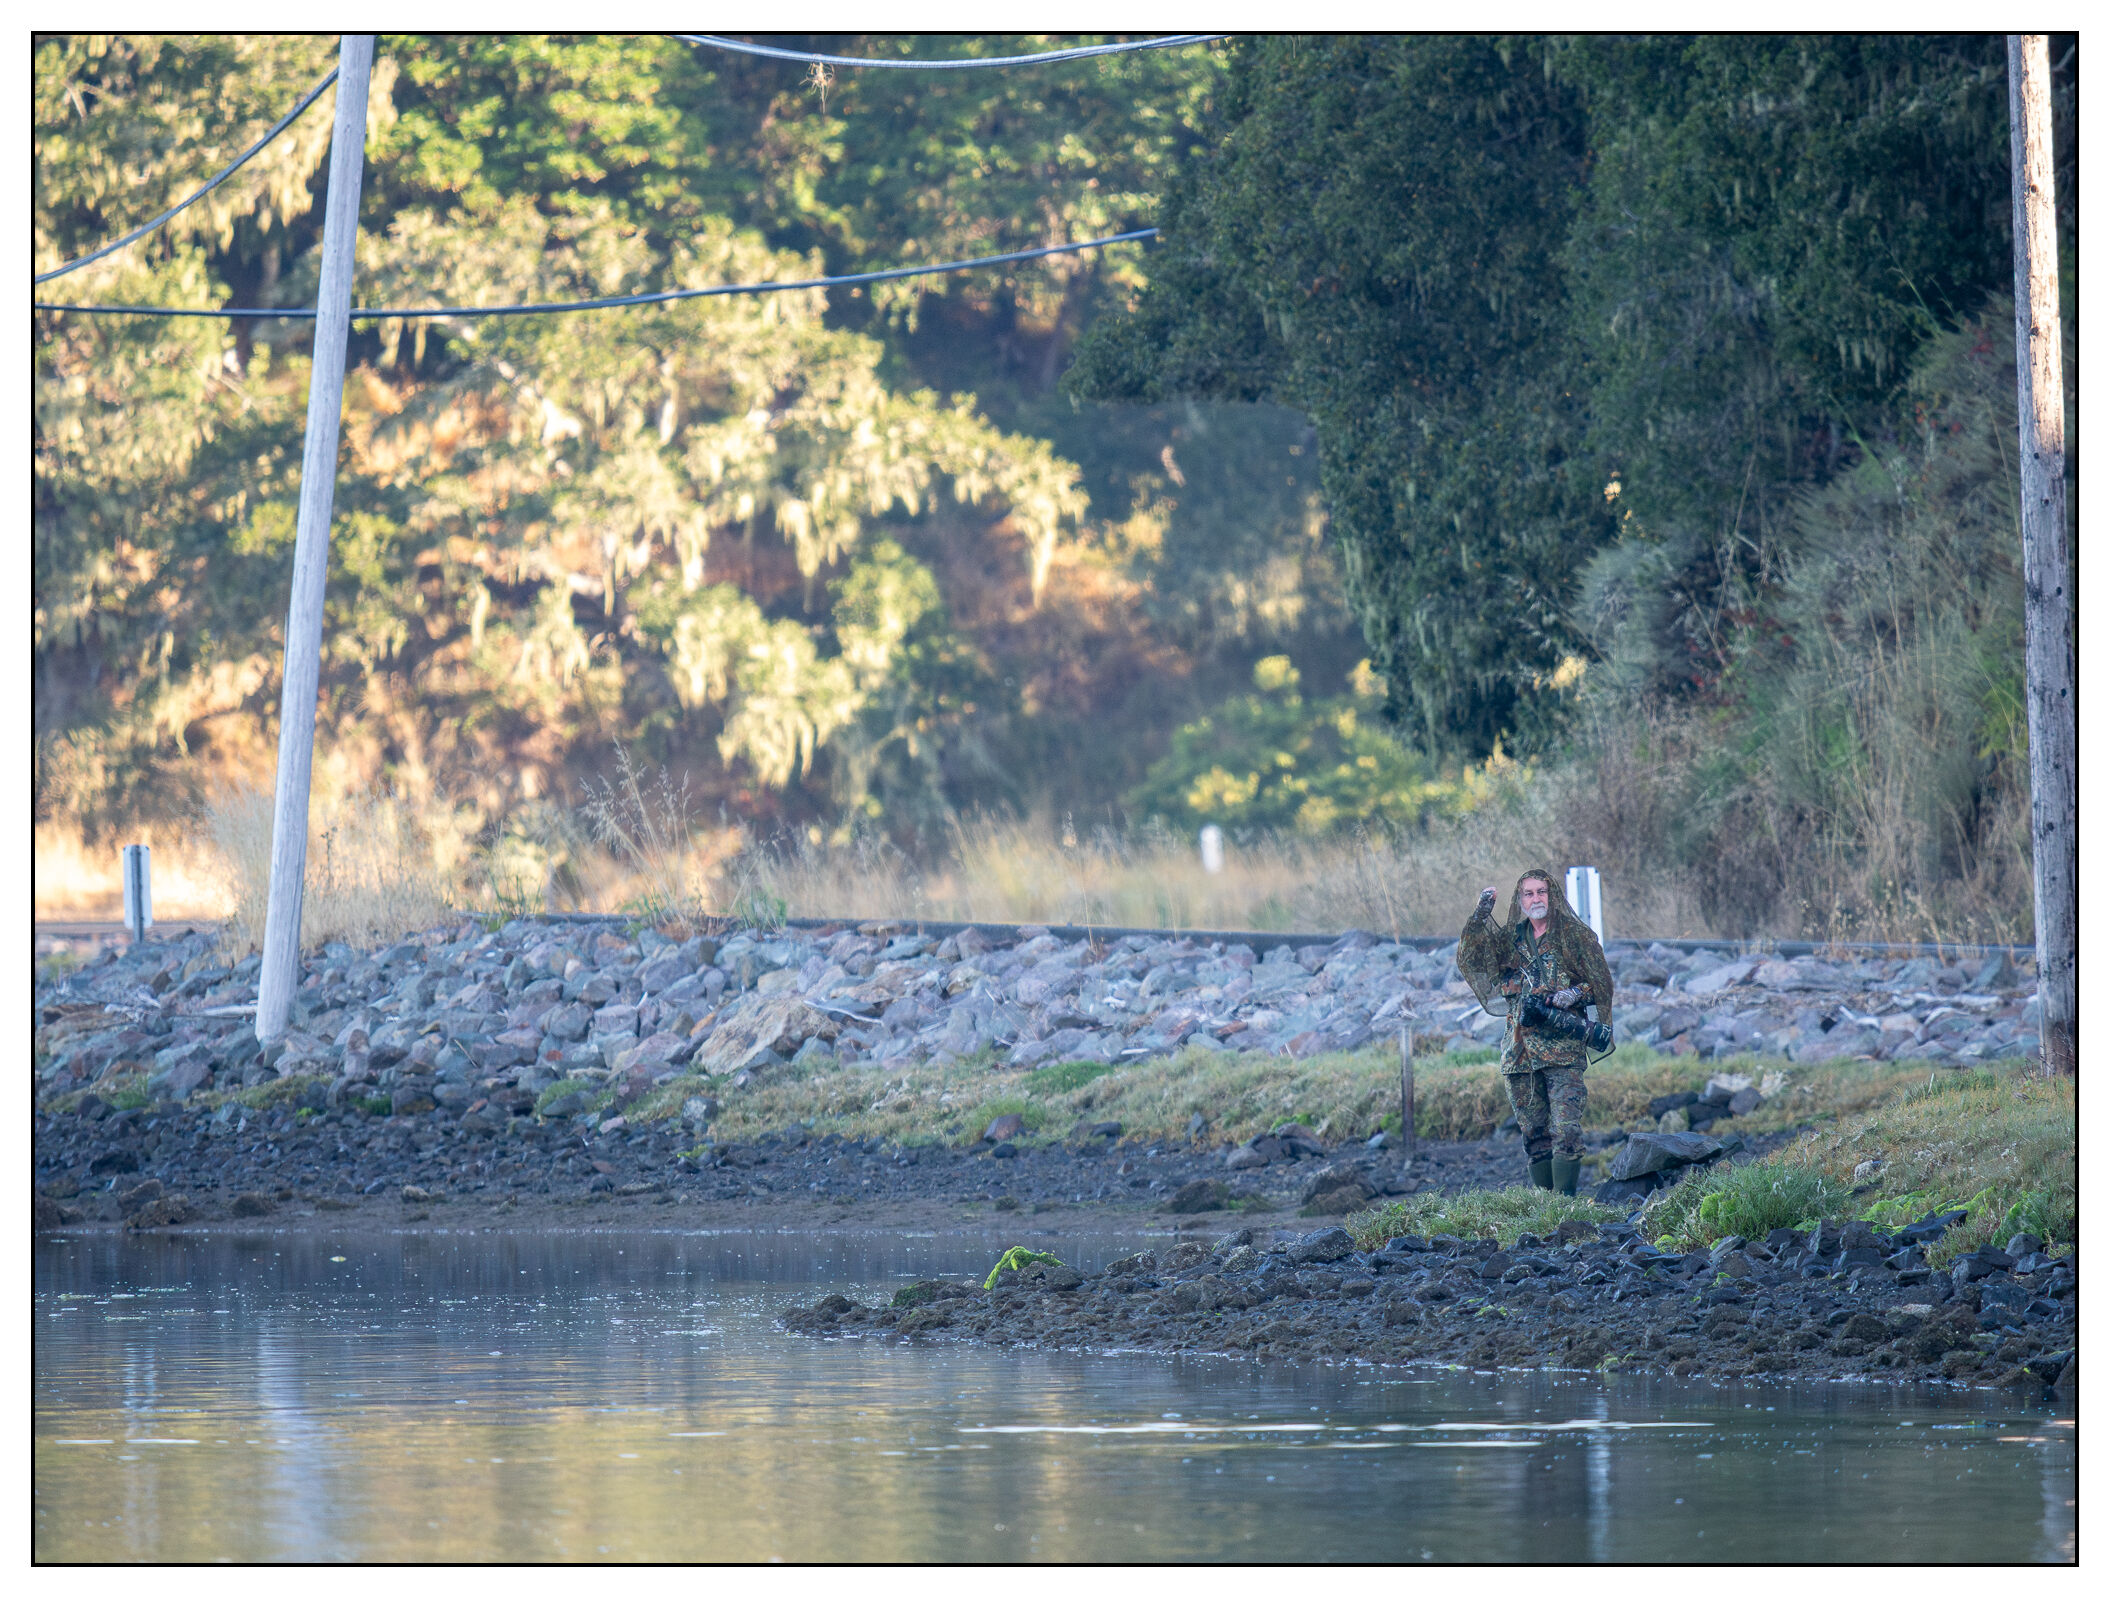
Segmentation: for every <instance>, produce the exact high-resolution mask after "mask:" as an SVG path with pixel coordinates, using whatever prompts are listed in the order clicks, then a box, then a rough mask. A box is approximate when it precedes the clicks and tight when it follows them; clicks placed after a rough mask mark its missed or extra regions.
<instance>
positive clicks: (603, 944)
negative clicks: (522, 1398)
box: [36, 920, 2037, 1132]
mask: <svg viewBox="0 0 2110 1598" xmlns="http://www.w3.org/2000/svg"><path fill="white" fill-rule="evenodd" d="M1454 954H1455V945H1446V946H1443V947H1439V948H1435V949H1422V948H1417V947H1413V946H1410V945H1402V944H1394V943H1383V942H1379V941H1377V940H1376V939H1374V938H1372V937H1371V936H1370V935H1369V934H1367V933H1361V932H1351V933H1349V934H1347V935H1345V936H1343V937H1341V938H1338V939H1336V940H1334V941H1332V942H1330V943H1314V944H1308V945H1305V946H1303V947H1299V948H1288V947H1278V948H1273V949H1269V950H1267V951H1266V952H1265V953H1263V954H1256V953H1255V952H1254V950H1253V948H1252V947H1251V946H1249V945H1247V944H1244V943H1240V942H1238V941H1235V940H1231V941H1217V942H1210V943H1206V944H1204V943H1198V942H1196V941H1194V940H1192V939H1188V938H1181V937H1174V936H1170V935H1167V936H1129V937H1122V938H1119V939H1114V940H1111V941H1109V942H1104V943H1099V942H1085V941H1081V940H1077V941H1066V940H1064V939H1061V938H1058V937H1055V936H1054V935H1052V934H1050V933H1047V932H1045V931H1042V930H1040V929H1037V928H1031V927H1028V928H1021V929H1017V931H1016V933H1015V934H1014V935H1010V936H1008V937H1007V938H997V937H994V936H985V935H984V934H983V933H981V932H980V931H978V930H974V929H969V930H967V931H963V932H960V933H958V934H957V935H954V936H948V937H944V938H933V937H929V936H925V935H922V934H919V933H917V932H915V931H912V930H898V929H895V928H893V927H890V926H886V925H880V924H875V923H867V924H864V925H862V926H845V927H842V928H839V929H836V930H805V929H797V930H783V931H779V932H774V933H764V932H746V931H742V932H735V933H733V934H732V935H730V936H727V937H722V938H712V937H697V938H692V939H689V940H687V941H685V942H679V943H677V942H673V941H671V940H669V939H667V938H664V937H661V936H659V935H658V934H657V933H654V932H652V931H649V930H647V931H643V932H640V933H638V934H636V935H635V936H632V935H630V934H628V933H626V932H624V931H622V930H619V929H617V928H616V927H614V926H612V925H609V924H605V923H603V924H593V923H588V924H583V925H582V924H566V923H548V922H543V921H539V920H526V921H515V922H512V923H509V924H508V925H506V926H504V927H502V928H501V929H499V930H497V931H495V932H494V931H486V930H484V928H483V927H482V926H480V925H479V924H477V923H475V922H473V921H466V920H465V921H462V922H458V923H456V924H453V925H450V926H447V927H442V928H436V929H434V930H433V931H431V932H428V933H426V934H424V935H421V936H419V937H415V938H410V939H406V940H404V941H402V942H400V943H396V944H393V945H391V946H389V947H388V948H385V949H374V950H359V949H352V948H349V947H347V946H345V945H343V944H330V945H328V946H326V947H325V948H323V949H322V950H321V951H319V952H318V953H316V954H314V955H311V956H310V957H308V958H307V960H306V961H305V962H304V964H303V968H302V976H301V984H300V988H299V994H298V1000H297V1007H296V1012H295V1019H294V1025H293V1028H292V1030H290V1031H289V1032H288V1033H287V1034H286V1035H285V1037H284V1038H283V1039H281V1040H279V1041H277V1042H274V1043H272V1044H270V1045H268V1046H266V1047H263V1048H259V1047H258V1045H257V1043H256V1040H255V1038H254V1036H253V1035H252V1032H251V1026H250V1020H249V1016H248V1015H247V1014H246V1013H244V1007H245V1006H253V1005H254V1002H255V998H256V986H255V984H256V972H257V964H258V962H257V960H256V958H255V957H254V956H251V957H249V958H247V959H244V960H240V961H235V962H227V961H225V960H223V959H222V957H221V955H220V952H219V949H218V945H217V944H216V942H215V940H214V939H213V938H212V937H210V936H209V935H206V934H199V933H193V934H188V935H186V936H184V937H181V938H177V939H171V940H168V941H166V942H162V941H150V942H148V943H146V944H145V945H143V946H141V947H139V948H137V949H134V950H131V951H129V952H127V953H125V954H123V955H122V956H119V955H115V954H112V955H108V956H106V957H104V958H103V959H101V960H99V961H97V962H95V963H92V964H89V965H87V966H84V967H82V968H80V969H77V970H74V971H71V972H68V973H66V974H64V975H60V976H57V977H55V978H53V977H44V978H40V980H39V981H38V983H37V986H36V1006H37V1034H36V1050H37V1087H38V1093H39V1097H40V1099H44V1100H48V1099H50V1098H51V1097H54V1096H56V1095H60V1094H64V1093H69V1092H73V1091H77V1090H79V1089H81V1088H84V1087H89V1086H91V1085H104V1084H109V1083H111V1082H113V1081H115V1080H122V1081H125V1082H129V1083H132V1084H135V1085H143V1086H144V1087H145V1089H146V1091H147V1093H148V1094H149V1096H150V1097H151V1098H152V1099H153V1100H154V1101H156V1102H161V1101H173V1102H182V1101H183V1100H185V1099H187V1098H188V1097H189V1096H190V1095H192V1094H194V1093H197V1092H199V1091H200V1090H203V1089H213V1090H221V1091H224V1090H226V1089H228V1088H231V1087H253V1086H256V1085H258V1084H259V1083H262V1082H267V1081H271V1080H274V1079H276V1078H278V1077H283V1076H303V1077H313V1078H316V1079H318V1080H320V1081H322V1082H323V1083H325V1084H326V1085H327V1091H328V1094H329V1096H330V1099H331V1101H332V1102H336V1101H340V1100H342V1099H343V1098H345V1097H346V1096H352V1097H356V1098H360V1099H362V1100H380V1099H385V1100H387V1101H388V1102H389V1105H390V1107H391V1108H393V1109H395V1110H399V1111H403V1112H406V1113H417V1112H419V1111H422V1110H424V1109H429V1108H431V1107H432V1106H434V1105H438V1106H444V1107H448V1108H450V1109H463V1110H465V1109H466V1108H467V1107H468V1106H469V1105H471V1104H472V1103H473V1104H479V1105H481V1106H482V1107H484V1108H489V1109H495V1110H496V1111H498V1112H500V1113H505V1112H512V1113H521V1112H524V1111H525V1110H527V1109H528V1108H531V1107H533V1106H535V1105H537V1104H541V1105H543V1106H544V1107H545V1108H548V1107H550V1106H551V1105H552V1103H553V1102H554V1100H553V1099H552V1097H551V1095H552V1094H553V1092H554V1093H555V1094H556V1096H557V1097H559V1098H562V1097H571V1098H575V1099H577V1100H578V1101H579V1107H581V1108H583V1107H584V1106H585V1105H586V1104H587V1103H588V1102H589V1101H592V1100H594V1099H596V1098H597V1097H600V1096H602V1095H604V1094H605V1093H606V1092H608V1091H609V1090H612V1092H613V1095H614V1107H615V1109H617V1110H620V1109H621V1108H622V1107H623V1106H624V1105H626V1104H628V1103H630V1102H632V1101H634V1100H635V1099H636V1098H637V1097H639V1096H640V1095H642V1094H644V1093H646V1092H649V1091H651V1090H652V1089H653V1088H654V1087H656V1086H658V1085H661V1084H663V1083H665V1082H667V1081H669V1080H672V1079H673V1078H675V1077H679V1076H684V1075H690V1076H696V1077H699V1078H708V1079H713V1080H725V1081H731V1082H738V1081H740V1080H742V1078H743V1076H744V1075H751V1074H752V1073H753V1072H755V1071H757V1070H761V1069H766V1068H768V1067H769V1066H771V1065H773V1064H777V1063H780V1062H782V1061H784V1060H814V1059H832V1060H836V1061H840V1062H843V1063H845V1064H853V1065H866V1066H875V1067H887V1066H893V1065H900V1064H909V1063H922V1062H927V1061H945V1060H949V1059H951V1060H957V1059H963V1058H967V1057H970V1056H976V1055H983V1056H985V1057H987V1058H989V1059H990V1060H992V1061H993V1062H994V1063H995V1064H997V1065H998V1066H1000V1067H1004V1068H1009V1069H1026V1068H1032V1067H1037V1066H1043V1065H1050V1064H1057V1063H1062V1062H1066V1061H1073V1060H1092V1061H1100V1062H1106V1063H1113V1062H1120V1061H1131V1060H1140V1059H1147V1058H1150V1057H1152V1056H1154V1055H1161V1054H1167V1053H1170V1052H1172V1051H1175V1050H1178V1049H1181V1048H1203V1049H1210V1050H1216V1051H1220V1052H1244V1051H1252V1050H1260V1051H1265V1052H1268V1053H1272V1054H1279V1055H1284V1056H1287V1057H1289V1058H1293V1059H1302V1058H1306V1057H1308V1056H1310V1055H1312V1054H1316V1053H1318V1052H1321V1051H1323V1050H1346V1049H1354V1048H1358V1047H1361V1046H1363V1045H1365V1044H1368V1043H1370V1042H1372V1041H1373V1040H1390V1039H1393V1038H1395V1037H1396V1036H1397V1035H1398V1033H1399V1032H1400V1031H1401V1030H1402V1029H1404V1028H1408V1027H1412V1028H1413V1029H1414V1031H1415V1032H1416V1034H1417V1036H1418V1037H1419V1038H1421V1039H1423V1040H1426V1041H1425V1042H1423V1043H1420V1044H1418V1045H1417V1047H1428V1046H1431V1045H1435V1046H1438V1047H1441V1048H1442V1049H1444V1050H1447V1051H1452V1052H1456V1051H1461V1050H1466V1049H1472V1048H1482V1047H1487V1046H1489V1045H1492V1044H1493V1043H1495V1042H1496V1041H1498V1040H1499V1037H1500V1034H1501V1026H1502V1023H1501V1022H1500V1021H1499V1020H1498V1019H1496V1018H1495V1017H1492V1016H1489V1015H1486V1014H1484V1013H1483V1012H1482V1011H1481V1009H1480V1007H1479V1006H1478V1005H1477V1004H1476V1003H1475V1002H1474V1001H1473V999H1472V996H1471V994H1470V993H1469V992H1468V990H1467V989H1466V987H1465V985H1464V984H1463V983H1462V982H1461V981H1460V980H1459V979H1458V972H1457V967H1456V964H1455V961H1454V959H1453V956H1454ZM1610 955H1611V960H1612V965H1613V971H1614V975H1615V978H1616V980H1617V983H1618V996H1619V1002H1618V1004H1617V1005H1616V1006H1615V1009H1614V1012H1613V1022H1614V1030H1615V1032H1616V1034H1617V1035H1618V1037H1619V1038H1620V1039H1621V1040H1622V1041H1626V1042H1632V1043H1639V1044H1645V1045H1651V1046H1654V1047H1656V1048H1659V1049H1664V1050H1668V1051H1670V1052H1672V1053H1677V1054H1689V1055H1696V1056H1698V1057H1700V1058H1703V1059H1714V1058H1718V1057H1722V1056H1726V1055H1731V1054H1757V1055H1775V1056H1779V1057H1781V1058H1782V1059H1784V1060H1788V1061H1795V1062H1807V1061H1817V1060H1830V1059H1842V1058H1866V1059H1901V1060H1925V1061H1928V1062H1929V1063H1930V1064H1934V1065H1943V1064H1959V1063H1968V1062H1970V1061H1973V1060H1979V1059H1986V1058H1993V1057H1998V1056H2014V1055H2021V1056H2027V1055H2029V1054H2030V1053H2032V1052H2033V1051H2034V1050H2035V1048H2036V1046H2037V1045H2036V1013H2035V1008H2034V1007H2035V1002H2036V1001H2035V999H2034V997H2033V995H2032V994H2031V993H2030V992H2027V991H2025V990H2024V986H2023V984H2025V983H2027V982H2029V980H2030V978H2029V977H2028V976H2027V975H2026V974H2025V973H2024V972H2020V971H2018V970H2017V968H2016V966H2015V964H2014V962H2013V961H2011V960H2010V959H2009V958H2008V957H2007V956H2005V955H1996V956H1994V957H1993V958H1992V959H1990V960H1986V961H1982V962H1978V963H1975V964H1971V965H1965V964H1958V963H1953V962H1950V963H1945V962H1942V961H1939V960H1935V959H1931V958H1926V959H1914V960H1882V959H1870V960H1860V961H1853V962H1846V963H1835V962H1829V961H1825V960H1820V959H1816V958H1814V957H1803V958H1799V959H1792V960H1782V959H1766V958H1762V957H1758V956H1750V955H1744V956H1737V955H1735V954H1734V951H1732V950H1728V949H1723V950H1720V951H1716V950H1710V949H1700V950H1695V951H1690V952H1680V951H1674V950H1671V949H1668V948H1666V947H1664V946H1663V945H1661V944H1651V945H1649V946H1647V947H1645V948H1644V947H1640V946H1636V945H1627V944H1620V943H1617V942H1615V943H1614V944H1613V946H1612V949H1611V951H1610ZM1753 1091H1754V1092H1755V1091H1756V1088H1755V1087H1754V1088H1753ZM1754 1102H1755V1101H1754ZM1748 1107H1749V1106H1737V1105H1735V1103H1734V1095H1733V1094H1731V1095H1729V1096H1728V1097H1726V1098H1725V1099H1724V1101H1723V1102H1720V1103H1715V1102H1713V1101H1712V1100H1709V1101H1707V1102H1701V1101H1700V1100H1699V1099H1697V1098H1695V1099H1694V1100H1693V1101H1691V1102H1689V1103H1686V1104H1682V1105H1679V1106H1675V1107H1673V1108H1672V1109H1671V1110H1667V1111H1665V1112H1663V1113H1664V1114H1665V1115H1666V1116H1669V1117H1672V1118H1673V1119H1675V1118H1676V1117H1678V1116H1682V1117H1683V1118H1684V1122H1685V1124H1684V1125H1682V1126H1679V1125H1669V1126H1664V1127H1663V1128H1662V1130H1663V1131H1665V1132H1679V1131H1704V1130H1705V1128H1706V1126H1707V1125H1708V1124H1709V1122H1710V1121H1711V1120H1713V1119H1718V1118H1720V1117H1721V1116H1723V1115H1730V1114H1735V1113H1739V1110H1740V1109H1742V1108H1748Z"/></svg>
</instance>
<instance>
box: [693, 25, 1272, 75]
mask: <svg viewBox="0 0 2110 1598" xmlns="http://www.w3.org/2000/svg"><path fill="white" fill-rule="evenodd" d="M674 37H675V38H677V39H679V40H681V41H682V42H683V43H684V44H700V45H704V46H707V47H708V48H710V49H713V50H734V51H738V52H739V53H740V54H741V55H762V56H771V57H774V58H775V59H776V60H779V61H809V62H813V63H815V64H817V65H820V66H826V67H893V68H897V69H903V70H909V71H916V72H945V71H950V70H952V69H955V68H960V67H1025V66H1033V65H1035V64H1037V63H1039V62H1042V61H1074V60H1077V59H1078V58H1079V57H1082V56H1091V55H1118V54H1120V53H1122V52H1123V51H1128V50H1175V49H1178V48H1179V47H1180V46H1181V45H1187V44H1206V43H1208V42H1209V41H1210V40H1212V39H1228V38H1229V37H1230V35H1229V34H1227V33H1172V34H1167V35H1165V36H1164V37H1163V38H1159V39H1139V40H1137V41H1136V42H1134V43H1133V44H1086V45H1079V46H1078V47H1077V48H1076V49H1074V50H1043V51H1041V52H1040V53H1039V54H1038V55H997V56H963V57H961V58H960V59H958V60H954V61H889V60H885V59H882V58H879V57H873V56H849V55H814V54H813V53H812V52H810V51H806V50H779V49H776V48H774V47H773V46H770V45H766V44H748V43H745V42H744V41H742V40H739V39H728V38H726V37H725V36H724V35H722V34H716V33H677V34H675V35H674Z"/></svg>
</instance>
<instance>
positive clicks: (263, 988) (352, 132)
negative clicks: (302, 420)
mask: <svg viewBox="0 0 2110 1598" xmlns="http://www.w3.org/2000/svg"><path fill="white" fill-rule="evenodd" d="M373 65H374V35H372V34H371V33H347V34H346V35H344V37H343V39H342V40H341V41H340V43H339V45H338V49H337V114H336V127H335V128H334V129H333V131H332V132H331V134H330V187H329V194H328V198H327V202H326V206H325V209H324V211H323V220H322V281H321V284H320V286H319V287H318V288H317V290H316V295H315V364H314V368H313V370H312V371H311V372H310V374H309V377H308V434H307V446H306V448H305V449H304V450H303V452H302V454H301V464H300V520H299V524H298V527H297V530H296V532H295V534H294V541H293V600H292V603H291V604H290V605H289V606H288V607H287V609H286V665H285V672H284V688H283V690H282V692H281V694H280V696H279V708H278V792H277V798H276V801H275V803H274V805H273V808H272V814H271V897H270V899H269V901H268V903H267V905H266V908H265V913H264V965H263V970H262V971H261V972H260V973H259V974H258V978H257V993H256V1035H257V1037H258V1039H259V1040H261V1041H262V1042H265V1043H269V1042H271V1041H272V1040H273V1039H274V1038H276V1037H278V1036H279V1034H280V1033H282V1032H284V1031H285V1030H286V1023H287V1020H288V1018H289V1016H290V1015H291V1013H292V1009H293V986H294V983H295V981H296V980H297V979H298V978H299V975H300V906H301V882H302V878H303V876H304V875H305V873H306V871H307V867H308V788H309V779H310V777H311V776H312V774H313V771H314V766H315V694H316V688H317V684H318V682H319V680H320V678H321V674H322V590H323V581H324V579H325V578H326V577H327V576H328V575H329V567H330V511H331V508H332V506H333V504H334V502H335V499H336V493H337V434H338V426H339V422H340V421H341V419H342V413H343V409H344V346H345V337H346V335H347V334H348V333H349V332H350V331H351V311H352V256H353V246H354V244H355V243H356V242H357V239H358V235H359V180H360V178H361V177H362V176H363V175H364V172H365V167H366V84H367V78H368V77H369V75H370V74H371V73H372V71H373Z"/></svg>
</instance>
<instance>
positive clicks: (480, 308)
mask: <svg viewBox="0 0 2110 1598" xmlns="http://www.w3.org/2000/svg"><path fill="white" fill-rule="evenodd" d="M1157 233H1158V230H1157V229H1156V228H1154V227H1146V228H1137V229H1136V230H1135V231H1134V232H1133V233H1116V234H1113V235H1112V236H1111V237H1108V238H1103V239H1085V240H1083V241H1082V242H1081V243H1077V244H1047V245H1043V246H1041V247H1040V248H1039V249H1034V250H1012V251H1010V252H1009V253H1007V254H1004V255H977V256H975V257H973V258H972V259H970V260H965V261H942V262H939V263H937V264H936V265H933V266H896V267H889V268H888V269H887V270H886V271H884V272H850V273H846V274H844V275H843V276H840V277H808V278H800V279H798V280H797V281H795V282H788V283H725V284H720V285H719V286H718V287H716V288H707V289H665V290H662V291H661V292H659V293H657V294H616V295H611V296H609V297H607V298H605V299H598V300H561V301H554V302H544V303H541V304H529V305H429V306H397V307H394V308H392V309H380V310H366V311H358V310H355V311H353V312H352V313H351V314H352V320H353V321H355V322H384V321H390V320H394V319H398V318H400V319H403V320H412V319H417V318H432V317H441V316H453V317H477V316H552V315H555V314H557V313H558V312H560V311H607V310H614V309H617V308H619V307H622V306H628V305H664V304H666V303H667V302H668V301H670V300H700V299H708V298H710V297H712V296H714V295H726V294H779V293H782V292H783V291H785V290H786V289H832V288H844V287H847V286H849V285H851V284H855V283H884V282H888V281H890V280H892V279H894V278H903V277H929V276H931V275H932V274H934V273H938V272H966V271H970V270H972V269H973V268H975V267H978V266H1004V265H1007V264H1009V263H1010V262H1012V261H1035V260H1039V259H1040V258H1041V257H1043V256H1048V255H1073V254H1075V253H1076V252H1078V251H1079V250H1097V249H1102V248H1104V247H1105V246H1106V245H1109V244H1132V243H1135V242H1136V241H1138V240H1140V239H1150V238H1156V237H1157ZM33 309H35V310H39V311H77V312H80V313H82V314H84V315H89V316H232V317H261V318H271V317H281V318H285V319H288V320H303V319H308V320H311V319H313V317H314V315H315V311H314V308H313V307H307V308H299V307H293V308H289V309H286V310H277V309H265V308H261V307H256V306H223V307H222V308H220V309H218V310H194V309H189V308H171V307H168V306H162V305H50V304H46V303H45V302H43V301H42V300H39V301H37V302H36V303H35V305H34V306H33Z"/></svg>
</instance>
